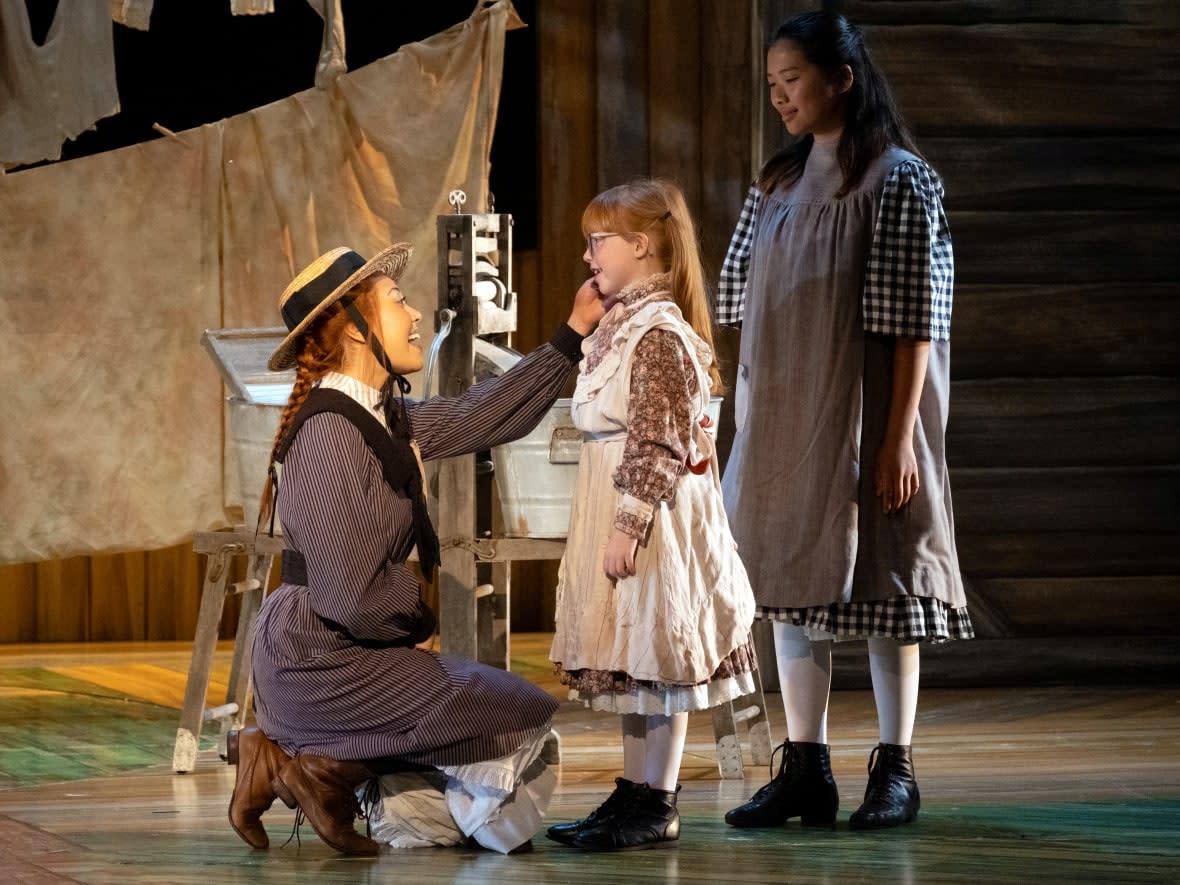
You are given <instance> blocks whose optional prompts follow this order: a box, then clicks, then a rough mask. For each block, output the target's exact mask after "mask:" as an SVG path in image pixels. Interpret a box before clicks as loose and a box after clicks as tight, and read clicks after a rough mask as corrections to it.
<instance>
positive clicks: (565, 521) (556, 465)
mask: <svg viewBox="0 0 1180 885" xmlns="http://www.w3.org/2000/svg"><path fill="white" fill-rule="evenodd" d="M285 336H286V330H285V329H282V328H273V329H219V330H210V331H206V332H205V335H204V336H203V338H202V343H203V344H204V345H205V347H206V349H207V350H208V351H209V352H210V354H211V355H212V356H213V359H214V362H216V363H217V366H218V369H219V370H220V371H221V375H222V378H223V379H224V380H225V383H226V386H227V388H228V389H229V391H230V395H229V396H228V397H227V400H226V402H227V405H228V408H229V437H230V440H231V442H232V448H233V451H234V452H235V454H236V457H235V458H234V459H233V460H234V461H235V464H234V465H233V466H234V467H236V469H228V465H227V472H226V485H227V490H228V493H227V496H226V497H227V498H228V499H229V500H231V501H234V500H240V501H241V503H242V510H243V514H244V516H245V524H246V526H247V527H249V528H253V527H254V526H255V525H256V523H257V521H258V510H259V501H260V499H261V494H262V487H263V484H264V483H265V482H266V470H267V466H268V463H269V460H270V451H271V447H272V445H273V444H274V437H275V433H276V432H277V431H278V427H279V418H280V416H281V415H282V411H283V406H284V405H285V404H286V402H287V398H288V397H289V396H290V395H291V387H292V385H293V384H294V382H295V373H294V371H292V370H288V371H285V372H271V371H270V370H269V369H267V368H266V360H267V358H268V357H269V356H270V354H271V353H273V352H274V350H275V348H277V347H278V345H279V343H280V342H281V341H282V340H283V338H284V337H285ZM436 340H437V339H436ZM472 348H473V352H474V363H475V365H474V368H475V377H476V380H483V379H485V378H490V377H494V376H498V375H501V374H503V373H504V372H506V371H508V370H509V369H510V368H512V366H514V365H515V364H516V363H517V362H518V361H519V360H520V359H521V354H519V353H517V352H516V351H514V350H512V349H510V348H505V347H501V346H499V345H496V344H492V343H491V342H489V341H485V340H484V339H482V338H478V337H476V338H474V339H473V341H472ZM431 350H432V351H434V350H435V348H434V347H433V346H432V348H431ZM427 375H428V378H427V385H428V386H429V380H430V379H429V375H430V373H429V372H428V373H427ZM570 404H571V401H570V400H569V399H568V398H562V399H559V400H557V402H556V403H554V405H553V406H552V407H551V408H550V409H549V411H548V412H547V413H546V414H545V417H544V418H543V419H542V420H541V423H540V424H538V425H537V427H536V428H534V429H533V431H532V432H531V433H529V434H528V435H527V436H525V437H522V438H521V439H519V440H516V441H514V442H511V443H508V444H507V445H503V446H497V447H496V448H495V449H493V450H492V463H493V465H494V467H495V477H496V491H497V493H498V495H499V499H500V509H501V513H502V516H503V521H504V535H505V536H507V537H510V538H564V537H565V536H566V532H567V531H568V528H569V518H570V501H571V500H572V498H573V492H574V487H575V484H576V482H577V476H578V457H579V455H580V453H581V447H582V432H581V431H580V430H578V429H577V428H576V427H574V424H573V421H572V419H571V418H570ZM720 408H721V398H720V397H714V398H713V401H712V404H711V406H710V410H709V411H710V415H711V417H712V418H713V422H714V426H716V423H717V420H718V415H719V413H720ZM279 529H280V526H279V524H278V521H277V519H276V522H275V530H276V532H277V531H278V530H279Z"/></svg>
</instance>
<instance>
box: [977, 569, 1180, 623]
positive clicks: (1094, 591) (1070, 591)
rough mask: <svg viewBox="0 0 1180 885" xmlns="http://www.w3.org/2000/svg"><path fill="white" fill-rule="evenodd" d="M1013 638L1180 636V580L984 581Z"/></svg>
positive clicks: (983, 589) (981, 589) (982, 588)
mask: <svg viewBox="0 0 1180 885" xmlns="http://www.w3.org/2000/svg"><path fill="white" fill-rule="evenodd" d="M972 583H973V586H974V588H975V590H976V591H977V592H978V593H980V594H981V595H982V596H983V597H984V598H985V599H987V600H989V601H990V602H992V603H993V604H995V605H996V606H998V607H1000V608H1001V609H1002V610H1003V612H1004V615H1005V617H1006V618H1007V620H1008V623H1009V624H1010V625H1011V627H1012V630H1013V633H1014V635H1016V636H1118V635H1124V634H1125V635H1135V634H1140V635H1152V636H1176V635H1180V605H1178V604H1177V603H1178V602H1180V576H1178V575H1129V576H1117V577H1084V578H1078V577H1073V578H987V579H984V580H976V581H974V582H972Z"/></svg>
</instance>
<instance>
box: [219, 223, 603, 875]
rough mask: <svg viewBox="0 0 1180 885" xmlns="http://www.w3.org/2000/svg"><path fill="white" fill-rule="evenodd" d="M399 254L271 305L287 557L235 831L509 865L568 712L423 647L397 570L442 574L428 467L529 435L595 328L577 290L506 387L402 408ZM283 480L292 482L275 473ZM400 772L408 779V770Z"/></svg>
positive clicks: (407, 333)
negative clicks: (296, 826) (500, 859)
mask: <svg viewBox="0 0 1180 885" xmlns="http://www.w3.org/2000/svg"><path fill="white" fill-rule="evenodd" d="M409 256H410V249H409V247H408V246H406V245H404V244H399V245H394V246H390V247H389V248H387V249H385V250H383V251H382V252H381V253H380V254H378V255H377V256H376V257H374V258H372V259H370V260H368V261H365V260H364V259H363V258H362V257H361V256H359V255H357V254H356V253H355V252H353V251H352V250H350V249H343V248H341V249H334V250H333V251H331V252H328V253H327V254H325V255H323V256H321V257H320V258H318V259H317V260H316V261H315V262H313V263H312V264H311V265H310V266H309V267H307V268H306V269H304V270H303V271H302V272H301V273H300V274H299V275H298V276H297V277H296V278H295V280H294V281H293V282H292V283H291V284H290V285H289V286H288V287H287V290H286V291H285V292H284V293H283V296H282V300H281V302H280V309H281V311H282V314H283V319H284V321H285V322H286V324H287V328H288V329H289V330H290V334H289V335H288V336H287V338H286V339H285V340H284V341H283V343H282V345H281V346H280V347H279V349H278V350H277V351H276V352H275V353H274V355H273V356H272V357H271V359H270V362H269V365H270V368H271V369H274V370H278V369H283V368H288V367H291V366H295V367H296V369H297V374H296V379H295V386H294V389H293V390H292V392H291V398H290V400H288V402H287V406H286V408H285V409H284V410H283V414H282V418H281V420H280V423H279V430H278V434H277V436H276V437H275V444H274V450H273V454H272V466H271V475H270V477H269V478H268V481H267V488H266V492H265V494H264V496H263V497H264V501H263V516H262V520H261V521H265V520H266V519H267V517H268V515H272V514H273V513H274V510H275V509H277V511H278V513H279V516H280V517H281V519H282V526H283V535H284V539H285V541H286V546H287V550H285V551H284V554H283V573H282V579H283V583H282V585H281V586H280V587H279V588H278V589H277V590H275V591H274V592H273V593H272V594H270V596H269V597H268V598H267V599H266V602H265V604H264V605H263V607H262V612H261V614H260V615H259V617H258V622H257V629H256V634H255V638H254V649H253V677H254V692H255V702H256V710H257V718H258V726H259V727H258V728H247V729H244V730H242V731H240V732H237V733H234V734H232V735H231V737H230V740H229V756H230V762H231V763H235V764H236V765H237V766H238V769H237V781H236V784H235V786H234V792H233V798H232V799H231V801H230V809H229V818H230V822H231V824H232V825H233V827H234V829H235V830H236V831H237V832H238V834H239V835H240V836H241V837H242V838H243V839H244V840H245V841H246V842H248V843H249V844H250V845H252V846H254V847H255V848H266V847H267V845H268V842H269V840H268V838H267V834H266V830H265V829H264V828H263V826H262V823H261V815H262V813H263V812H264V811H265V810H266V809H267V808H269V807H270V805H271V803H272V802H273V801H274V800H275V798H281V799H282V800H283V801H284V802H285V803H286V804H287V805H289V806H290V807H292V808H294V807H296V806H298V807H299V808H300V809H301V811H302V813H303V815H305V816H306V818H307V820H308V821H309V822H310V823H311V825H312V826H313V827H314V828H315V831H316V832H317V833H318V834H319V835H320V837H321V838H322V839H323V840H324V841H325V842H327V843H328V844H329V845H331V846H332V847H333V848H335V849H336V850H338V851H342V852H345V853H347V854H373V853H375V852H376V851H377V848H378V843H377V842H376V841H374V840H373V839H370V838H368V837H366V836H362V835H361V834H360V833H358V832H357V831H356V829H355V828H354V818H355V816H356V814H357V813H358V812H359V811H360V804H359V803H358V800H357V792H358V790H360V789H361V788H363V786H364V785H365V784H366V782H369V781H373V780H374V779H378V778H379V780H378V781H377V786H375V787H373V788H372V789H370V791H369V793H368V795H370V796H371V797H372V798H373V802H372V803H367V804H370V805H371V806H372V807H371V809H370V820H371V822H372V824H373V829H372V833H373V835H375V836H378V837H379V838H380V839H381V840H382V841H384V842H387V843H389V844H391V845H396V846H406V847H409V846H415V845H427V844H434V845H438V844H457V843H459V842H461V841H464V840H466V839H473V840H474V841H475V842H477V843H478V844H480V845H483V846H485V847H488V848H491V849H494V850H497V851H502V852H508V851H511V850H513V849H515V848H518V847H520V846H523V845H525V843H526V842H528V840H529V838H530V837H531V836H532V835H533V834H534V833H535V832H537V830H538V829H539V828H540V826H541V819H542V817H543V815H544V812H545V806H546V805H547V804H548V801H549V798H550V796H551V795H552V791H553V787H554V782H555V779H554V777H553V775H552V773H551V772H548V771H547V770H546V769H545V766H544V763H543V762H542V761H541V760H540V758H539V754H540V751H541V746H542V743H543V742H544V739H545V736H546V735H547V734H548V732H549V724H550V719H551V717H552V715H553V713H554V711H555V710H556V708H557V703H556V702H555V701H554V700H553V698H551V697H550V696H549V695H548V694H547V693H545V692H544V691H542V690H540V689H539V688H537V687H535V686H534V685H532V684H531V683H529V682H526V681H525V680H524V679H521V678H520V677H518V676H515V675H513V674H511V673H508V672H505V671H503V670H499V669H495V668H492V667H488V666H485V665H482V664H478V663H475V662H472V661H468V660H465V659H462V658H457V657H452V656H449V655H445V654H437V653H435V652H433V651H430V650H427V649H425V648H419V647H417V646H418V644H420V643H423V641H424V640H426V639H428V638H429V637H431V636H432V635H433V632H434V627H435V619H434V615H433V614H432V613H431V611H430V609H429V608H427V607H426V605H424V604H423V602H422V597H421V588H420V586H419V583H418V580H417V579H416V577H415V575H414V573H413V572H412V571H410V569H409V568H408V567H407V565H406V559H407V557H408V556H409V554H410V552H411V550H412V549H413V548H414V547H415V546H416V547H417V548H418V558H419V561H420V564H421V566H422V570H423V573H424V574H426V575H427V576H428V577H430V576H432V575H433V571H434V568H435V565H436V564H437V563H438V555H439V547H438V539H437V537H436V535H435V533H434V528H433V526H432V525H431V523H430V517H429V516H428V514H427V510H426V501H425V497H424V494H423V477H422V470H421V463H420V461H421V459H431V458H446V457H450V456H452V455H460V454H464V453H469V452H476V451H480V450H483V449H488V448H490V447H492V446H496V445H500V444H501V443H505V442H508V441H510V440H513V439H516V438H518V437H520V436H523V435H524V434H526V433H528V432H529V431H530V430H531V429H532V428H533V427H535V426H536V424H537V423H538V422H539V421H540V420H541V418H542V417H543V416H544V414H545V413H546V411H547V410H548V409H549V407H550V406H551V405H552V404H553V402H554V400H555V399H556V398H557V397H558V395H559V394H560V393H561V391H562V389H563V387H564V385H565V383H566V380H567V378H568V377H569V375H570V371H571V370H572V369H573V367H574V366H575V365H576V364H577V362H578V360H579V359H581V355H582V353H581V343H582V339H583V337H584V336H586V335H588V334H589V333H590V332H591V331H592V330H593V328H594V326H595V325H596V324H597V323H598V320H599V319H600V318H601V317H602V314H603V308H602V305H601V304H600V302H599V297H598V294H599V293H598V292H597V291H596V290H594V289H593V288H591V286H590V285H589V284H587V285H584V286H583V287H582V288H581V289H580V290H579V291H578V293H577V295H576V296H575V299H574V306H573V310H572V313H571V314H570V318H569V321H568V323H567V324H565V325H562V326H561V328H559V329H558V330H557V332H556V333H555V334H554V336H553V337H552V339H551V340H550V341H549V343H548V344H545V345H542V346H541V347H539V348H537V350H535V351H533V352H532V353H531V354H529V355H528V356H527V357H525V358H524V359H522V360H521V361H520V362H519V363H518V364H517V365H516V366H515V367H514V368H513V369H511V370H510V371H509V372H507V373H505V374H504V375H503V376H501V377H499V378H494V379H491V380H488V381H484V382H482V383H480V384H477V385H475V386H474V387H472V388H471V389H469V390H468V391H467V392H466V393H464V394H463V395H462V396H459V397H454V398H444V397H437V398H434V399H431V400H428V401H425V402H415V401H413V400H407V399H405V398H404V394H405V393H406V392H407V390H408V388H409V384H408V383H407V382H406V380H405V378H404V377H403V376H404V375H405V374H407V373H410V372H413V371H416V370H418V369H420V368H422V347H421V344H420V338H419V329H418V323H419V321H420V320H421V318H422V315H421V314H420V313H419V312H418V311H417V310H415V309H414V308H413V307H411V306H410V305H409V304H408V303H407V302H406V299H405V296H404V295H403V294H402V292H401V290H400V289H399V287H398V278H399V277H400V276H401V273H402V270H403V269H404V268H405V265H406V262H407V260H408V259H409ZM274 463H278V464H281V465H282V472H281V474H279V473H278V472H277V471H276V469H275V466H274ZM408 769H409V770H408Z"/></svg>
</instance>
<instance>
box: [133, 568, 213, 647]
mask: <svg viewBox="0 0 1180 885" xmlns="http://www.w3.org/2000/svg"><path fill="white" fill-rule="evenodd" d="M146 568H147V574H146V580H147V638H148V639H183V640H189V639H191V638H192V637H193V635H194V633H195V632H196V629H197V613H198V612H199V610H200V606H201V583H202V581H203V580H204V569H205V563H204V557H203V556H199V555H198V554H196V553H194V552H193V549H192V546H191V545H190V544H177V545H175V546H173V547H165V548H164V549H162V550H150V551H148V553H147V566H146Z"/></svg>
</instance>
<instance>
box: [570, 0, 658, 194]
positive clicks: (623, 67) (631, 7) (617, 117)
mask: <svg viewBox="0 0 1180 885" xmlns="http://www.w3.org/2000/svg"><path fill="white" fill-rule="evenodd" d="M594 13H595V38H596V41H595V55H596V58H597V65H596V70H595V73H596V77H595V86H596V89H595V108H596V119H597V126H596V132H597V135H598V153H597V160H598V169H597V179H598V190H600V191H601V190H605V189H606V188H608V187H614V186H615V185H617V184H622V183H624V182H626V181H627V180H629V179H631V178H635V177H636V176H639V175H646V174H647V171H648V148H647V144H648V118H649V115H648V88H647V70H648V56H649V53H648V46H647V15H648V14H647V9H646V7H645V5H644V4H639V3H632V2H630V0H596V2H595V3H594ZM570 208H571V210H572V211H574V212H575V213H577V211H578V210H577V208H575V207H570Z"/></svg>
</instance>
